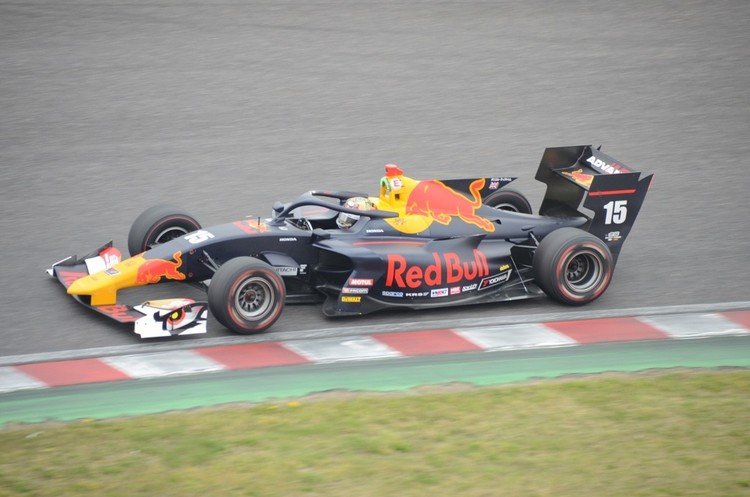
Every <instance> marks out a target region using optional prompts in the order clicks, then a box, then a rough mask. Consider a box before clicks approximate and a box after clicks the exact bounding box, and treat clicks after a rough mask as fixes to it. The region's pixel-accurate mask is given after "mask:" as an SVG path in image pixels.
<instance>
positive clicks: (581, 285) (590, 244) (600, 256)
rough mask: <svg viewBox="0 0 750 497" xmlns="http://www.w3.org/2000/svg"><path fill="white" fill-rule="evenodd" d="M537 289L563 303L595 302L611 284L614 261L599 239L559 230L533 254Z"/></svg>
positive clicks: (572, 229)
mask: <svg viewBox="0 0 750 497" xmlns="http://www.w3.org/2000/svg"><path fill="white" fill-rule="evenodd" d="M533 267H534V275H535V278H536V282H537V284H538V285H539V287H540V288H541V289H542V290H544V293H546V294H547V295H548V296H550V297H551V298H553V299H555V300H557V301H560V302H562V303H564V304H570V305H582V304H587V303H589V302H592V301H594V300H596V299H598V298H599V297H600V296H601V295H602V294H603V293H604V291H605V290H606V289H607V287H608V286H609V283H610V281H612V272H613V270H614V260H613V258H612V253H611V252H610V251H609V248H608V247H607V246H606V245H605V244H604V242H602V241H601V240H600V239H598V238H597V237H595V236H594V235H592V234H590V233H587V232H585V231H583V230H580V229H578V228H560V229H558V230H556V231H553V232H552V233H550V234H549V235H547V236H546V237H544V238H543V239H542V241H541V242H540V243H539V247H538V248H537V249H536V252H535V253H534V261H533Z"/></svg>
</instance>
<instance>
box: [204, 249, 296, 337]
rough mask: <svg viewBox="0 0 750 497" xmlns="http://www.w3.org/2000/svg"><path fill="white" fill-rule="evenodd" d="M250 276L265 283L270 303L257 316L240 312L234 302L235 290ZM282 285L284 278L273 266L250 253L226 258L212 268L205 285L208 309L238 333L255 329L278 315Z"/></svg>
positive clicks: (282, 304) (272, 320) (268, 322)
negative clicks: (216, 267)
mask: <svg viewBox="0 0 750 497" xmlns="http://www.w3.org/2000/svg"><path fill="white" fill-rule="evenodd" d="M250 278H262V279H263V280H265V281H266V282H267V283H268V286H269V288H270V289H271V292H272V294H273V295H272V297H273V299H274V301H273V305H272V306H271V307H270V308H269V309H268V311H267V312H266V313H264V314H263V315H261V316H259V317H258V318H257V319H248V318H246V317H244V316H242V315H241V314H240V313H239V312H238V311H237V309H236V308H235V306H234V302H235V298H236V296H237V295H236V294H237V292H238V291H239V290H240V288H241V287H242V285H243V284H244V283H245V282H246V281H247V280H249V279H250ZM285 298H286V288H285V285H284V280H283V279H282V278H281V276H279V275H278V274H277V273H276V271H274V269H273V267H271V266H270V265H268V264H266V263H264V262H262V261H260V260H258V259H254V258H252V257H238V258H235V259H232V260H230V261H228V262H226V263H225V264H224V265H222V266H221V267H220V268H219V270H218V271H217V272H216V274H215V275H214V277H213V278H212V280H211V284H210V285H209V288H208V303H209V308H210V309H211V313H212V314H213V315H214V317H215V318H216V319H217V320H218V321H219V322H220V323H221V324H223V325H224V326H226V327H227V328H229V329H230V330H232V331H234V332H237V333H241V334H252V333H259V332H261V331H263V330H265V329H267V328H268V327H270V326H271V325H272V324H273V323H275V322H276V320H277V319H278V318H279V317H280V315H281V311H282V310H283V308H284V299H285Z"/></svg>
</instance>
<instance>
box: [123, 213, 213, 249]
mask: <svg viewBox="0 0 750 497" xmlns="http://www.w3.org/2000/svg"><path fill="white" fill-rule="evenodd" d="M199 229H201V225H200V223H199V222H198V221H196V220H195V218H194V217H193V216H191V215H190V214H188V213H187V212H185V211H184V210H182V209H179V208H177V207H173V206H171V205H155V206H153V207H150V208H148V209H146V210H145V211H143V212H142V213H141V215H140V216H138V217H137V218H136V220H135V221H133V225H132V226H131V227H130V233H128V252H130V255H131V256H133V255H136V254H140V253H141V252H145V251H146V250H148V249H150V248H151V247H154V246H156V245H161V244H162V243H165V242H168V241H169V240H173V239H175V238H178V237H180V236H184V235H187V234H188V233H191V232H193V231H195V230H199Z"/></svg>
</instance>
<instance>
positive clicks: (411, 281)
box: [47, 145, 652, 338]
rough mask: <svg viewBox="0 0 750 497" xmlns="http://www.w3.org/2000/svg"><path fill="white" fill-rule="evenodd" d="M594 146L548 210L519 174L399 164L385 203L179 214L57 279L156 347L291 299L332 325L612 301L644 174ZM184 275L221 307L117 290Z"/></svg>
mask: <svg viewBox="0 0 750 497" xmlns="http://www.w3.org/2000/svg"><path fill="white" fill-rule="evenodd" d="M640 175H641V173H638V172H634V171H633V170H632V169H631V168H629V167H626V166H625V165H623V164H622V163H621V162H618V161H616V160H615V159H613V158H612V157H609V156H608V155H606V154H604V153H602V152H601V151H600V150H599V149H594V148H593V147H591V146H590V145H583V146H571V147H558V148H548V149H546V150H545V152H544V156H543V157H542V160H541V163H540V165H539V169H538V171H537V174H536V179H537V180H539V181H541V182H543V183H545V184H546V185H547V191H546V194H545V196H544V199H543V202H542V205H541V208H540V209H539V214H538V215H534V214H532V213H531V207H530V205H529V202H528V201H527V200H526V198H525V197H524V196H523V195H522V194H521V193H519V192H517V191H514V190H510V189H508V188H506V185H507V184H508V183H510V182H511V181H513V180H514V179H515V178H510V177H502V176H497V177H487V178H474V179H460V180H458V179H453V180H435V179H431V180H421V181H420V180H416V179H412V178H410V177H408V176H406V175H405V174H404V171H402V170H401V169H400V168H399V167H398V166H395V165H392V164H389V165H387V166H386V175H385V177H384V178H382V180H381V182H380V191H379V194H378V195H377V196H372V197H369V196H368V195H367V194H364V193H355V192H341V191H339V192H326V191H310V192H307V193H305V194H303V195H301V196H300V197H299V198H297V199H296V200H294V201H292V202H288V203H279V202H277V203H276V204H275V205H274V206H273V214H272V217H270V218H266V219H261V218H245V219H242V220H239V221H234V222H231V223H227V224H221V225H217V226H211V227H203V226H201V224H200V223H199V222H198V221H197V220H196V219H195V218H194V217H193V216H191V215H190V214H188V213H187V212H185V211H183V210H181V209H178V208H175V207H171V206H165V205H159V206H156V207H152V208H150V209H147V210H146V211H145V212H143V213H142V214H141V215H140V216H139V217H138V218H137V219H136V220H135V222H134V223H133V225H132V227H131V229H130V233H129V236H128V251H129V253H130V258H127V259H124V260H122V257H121V253H120V251H119V250H117V249H115V248H114V247H113V246H112V242H110V243H108V244H106V245H104V246H102V247H100V248H99V249H97V250H96V251H94V252H92V253H91V254H89V255H87V256H85V257H81V258H78V257H76V256H71V257H68V258H66V259H63V260H62V261H59V262H57V263H55V264H53V266H52V267H51V268H50V269H48V270H47V272H48V274H49V275H50V276H53V277H54V278H56V279H57V280H59V281H60V282H61V283H62V284H63V285H64V286H65V287H66V288H67V292H68V294H70V295H72V296H73V297H74V298H75V299H76V300H78V301H79V302H80V303H82V304H84V305H86V306H88V307H90V308H91V309H94V310H95V311H98V312H100V313H102V314H105V315H107V316H109V317H111V318H113V319H115V320H117V321H120V322H123V323H135V332H136V333H138V334H139V335H140V336H141V337H142V338H146V337H162V336H176V335H187V334H194V333H205V332H206V319H207V311H208V310H210V311H211V314H213V316H214V318H216V320H218V321H219V322H220V323H221V324H223V325H224V326H226V327H227V328H229V329H231V330H233V331H235V332H237V333H243V334H249V333H256V332H260V331H263V330H265V329H267V328H268V327H269V326H271V325H272V324H273V323H274V322H275V321H276V320H277V319H278V318H279V316H280V314H281V312H282V310H283V308H284V305H285V304H292V303H310V302H322V304H323V305H322V308H323V313H324V314H325V315H326V316H349V315H358V314H367V313H370V312H373V311H377V310H380V309H386V308H393V307H403V308H413V309H420V308H430V307H445V306H449V305H466V304H479V303H488V302H501V301H506V300H516V299H525V298H532V297H539V296H542V295H544V294H546V295H548V296H549V297H551V298H552V299H555V300H557V301H560V302H563V303H565V304H572V305H580V304H585V303H587V302H591V301H593V300H595V299H597V298H599V297H600V296H601V295H602V294H603V293H604V291H605V290H606V288H607V286H608V285H609V283H610V281H611V279H612V273H613V271H614V267H615V264H616V262H617V257H618V255H619V253H620V249H621V248H622V244H623V242H624V241H625V238H626V237H627V236H628V233H629V232H630V230H631V228H632V226H633V222H634V221H635V218H636V216H637V215H638V212H639V210H640V208H641V205H642V203H643V200H644V198H645V196H646V192H647V191H648V188H649V185H650V183H651V178H652V175H649V176H645V177H643V178H641V177H640ZM168 281H176V282H183V283H189V284H192V285H195V286H198V287H199V288H201V289H203V290H205V291H206V292H207V294H208V298H207V301H195V300H193V299H188V298H170V299H159V300H151V301H147V302H144V303H142V304H140V305H135V306H130V305H126V304H124V303H121V302H118V292H120V290H125V289H127V288H130V287H136V286H145V285H152V284H156V283H161V282H168Z"/></svg>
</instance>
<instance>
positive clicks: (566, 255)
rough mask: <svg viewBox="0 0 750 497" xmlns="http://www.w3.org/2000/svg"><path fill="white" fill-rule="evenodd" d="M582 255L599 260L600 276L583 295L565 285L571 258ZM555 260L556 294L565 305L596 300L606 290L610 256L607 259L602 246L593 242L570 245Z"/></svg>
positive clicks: (610, 274) (610, 277)
mask: <svg viewBox="0 0 750 497" xmlns="http://www.w3.org/2000/svg"><path fill="white" fill-rule="evenodd" d="M605 249H606V247H605ZM584 253H586V254H590V255H593V256H594V257H596V258H597V259H598V260H599V264H600V265H601V272H602V276H601V277H600V278H599V281H598V282H597V283H596V285H594V287H593V288H591V289H590V290H588V291H586V292H585V293H577V292H575V290H573V289H572V288H570V286H569V285H568V284H567V283H568V282H567V279H566V272H567V268H568V264H570V262H571V261H572V260H573V258H575V257H576V256H578V255H581V254H584ZM555 259H556V264H555V267H554V270H553V271H554V273H555V284H556V285H557V292H558V293H559V295H560V296H561V297H562V298H564V299H565V301H566V303H569V304H585V303H588V302H592V301H594V300H596V299H598V298H599V297H601V295H602V294H603V293H604V291H605V290H606V289H607V287H608V286H609V283H610V281H611V279H612V260H611V256H609V257H608V254H607V252H606V251H605V250H603V249H602V246H601V245H600V244H597V243H594V242H593V241H579V242H574V243H571V244H570V245H567V246H565V247H563V248H562V249H561V250H560V252H559V254H558V256H557V257H556V258H555Z"/></svg>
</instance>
